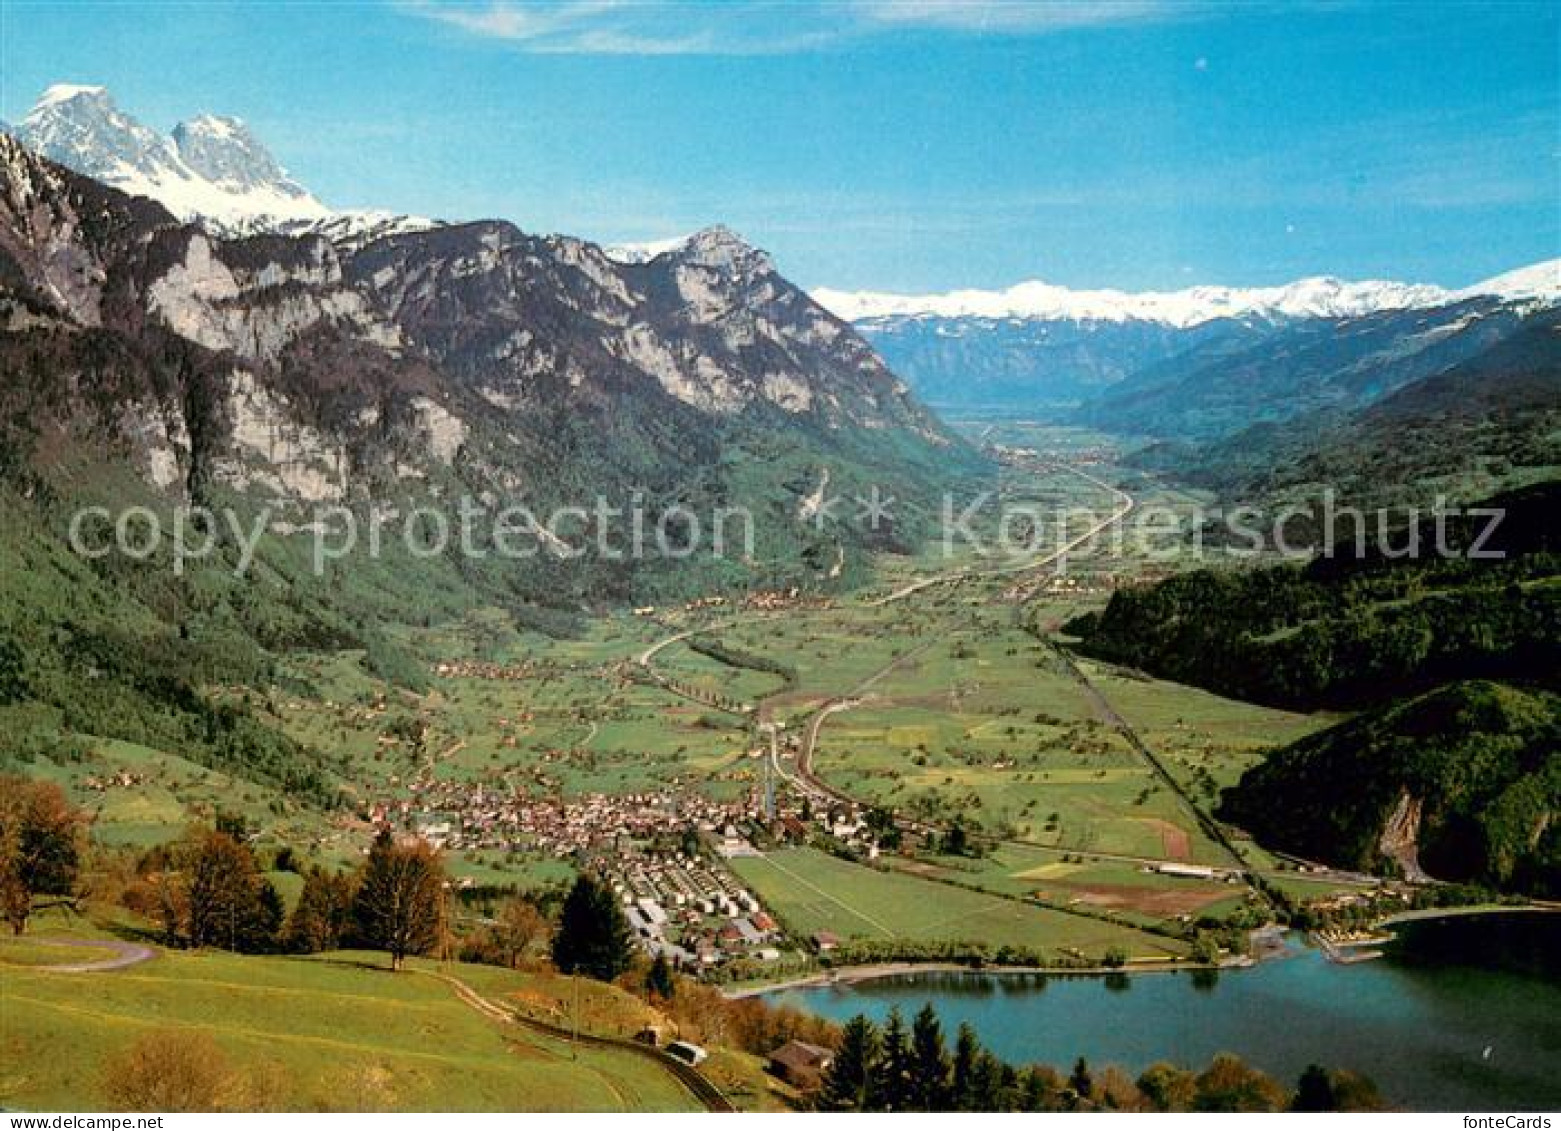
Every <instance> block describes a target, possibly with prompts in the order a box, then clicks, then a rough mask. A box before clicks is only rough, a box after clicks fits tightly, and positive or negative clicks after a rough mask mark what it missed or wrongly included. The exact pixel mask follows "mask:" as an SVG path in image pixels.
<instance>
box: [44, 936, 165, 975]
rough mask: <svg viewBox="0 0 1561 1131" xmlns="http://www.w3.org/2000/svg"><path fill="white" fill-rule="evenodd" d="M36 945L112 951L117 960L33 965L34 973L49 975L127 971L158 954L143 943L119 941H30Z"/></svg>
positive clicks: (105, 959) (114, 958)
mask: <svg viewBox="0 0 1561 1131" xmlns="http://www.w3.org/2000/svg"><path fill="white" fill-rule="evenodd" d="M27 941H28V942H29V943H31V944H32V945H34V946H56V947H70V948H73V949H78V950H111V951H113V952H114V957H113V958H104V959H100V960H97V961H93V962H65V963H60V964H58V965H52V966H33V967H29V969H32V970H42V971H45V972H46V973H49V974H97V973H100V972H102V971H105V970H123V969H125V968H126V967H127V966H138V965H140V964H141V963H143V962H149V961H151V960H152V959H154V958H156V957H157V951H155V950H153V949H152V948H151V947H149V946H142V945H141V944H140V943H130V942H120V941H118V940H117V939H33V938H30V939H28V940H27Z"/></svg>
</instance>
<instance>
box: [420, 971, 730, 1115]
mask: <svg viewBox="0 0 1561 1131" xmlns="http://www.w3.org/2000/svg"><path fill="white" fill-rule="evenodd" d="M428 976H429V977H431V978H436V979H438V980H439V981H441V982H443V983H445V984H446V985H447V986H449V987H450V988H451V989H452V990H453V991H454V992H455V996H456V997H458V998H459V999H460V1000H461V1001H462V1002H463V1003H465V1004H466V1005H467V1006H469V1007H470V1008H472V1009H474V1010H476V1011H477V1012H478V1013H480V1014H482V1015H483V1016H484V1017H486V1018H488V1019H489V1020H490V1021H496V1022H498V1023H500V1024H505V1025H519V1026H521V1027H522V1028H525V1029H531V1030H533V1031H534V1032H537V1033H541V1034H543V1035H545V1036H548V1037H552V1038H554V1039H555V1040H564V1041H574V1042H578V1043H579V1044H582V1045H591V1046H594V1047H596V1048H606V1049H616V1050H618V1051H620V1052H625V1053H628V1054H630V1055H632V1056H637V1057H640V1058H641V1059H643V1060H651V1061H654V1062H655V1063H656V1064H658V1065H659V1066H660V1067H661V1068H662V1069H663V1070H665V1071H666V1072H667V1073H668V1074H669V1075H670V1076H672V1077H673V1078H674V1079H675V1080H677V1082H678V1083H679V1084H681V1085H682V1086H683V1087H684V1088H685V1089H687V1091H688V1092H689V1094H690V1095H692V1096H693V1097H694V1099H696V1100H698V1101H699V1103H700V1104H701V1105H702V1106H703V1107H704V1108H705V1109H706V1110H707V1111H720V1112H733V1111H736V1110H737V1109H736V1108H735V1107H734V1106H732V1102H731V1101H730V1100H729V1099H727V1098H726V1096H725V1095H723V1094H722V1092H721V1089H719V1088H717V1087H716V1086H715V1085H714V1084H712V1083H711V1082H710V1081H709V1080H708V1079H706V1078H705V1076H704V1075H703V1074H702V1073H700V1072H699V1071H698V1070H697V1069H695V1068H694V1067H693V1066H691V1065H688V1064H684V1063H683V1062H682V1061H680V1060H676V1059H674V1058H673V1057H672V1056H670V1055H669V1054H667V1053H665V1052H663V1051H662V1050H661V1049H658V1048H652V1047H651V1046H649V1045H642V1044H639V1043H638V1042H636V1041H625V1040H619V1039H618V1038H616V1037H600V1036H596V1035H594V1034H591V1033H572V1032H570V1031H569V1030H568V1029H564V1028H560V1027H559V1026H556V1025H549V1024H548V1023H547V1022H545V1021H537V1020H534V1019H533V1018H530V1017H525V1016H523V1015H521V1014H520V1013H517V1012H516V1011H515V1010H513V1009H510V1008H509V1007H507V1006H504V1005H502V1004H500V1003H498V1002H496V1001H493V1000H491V999H490V998H486V997H483V996H482V995H481V994H480V993H478V992H477V991H476V990H474V989H472V988H471V986H469V985H467V984H466V983H465V982H463V981H461V980H460V979H459V978H457V977H455V976H454V975H453V974H439V973H434V972H432V971H430V972H429V973H428ZM598 1076H600V1073H598ZM602 1082H603V1084H604V1085H605V1086H606V1087H607V1088H609V1089H610V1090H612V1091H615V1092H616V1091H617V1089H616V1088H614V1087H613V1085H612V1083H611V1081H609V1080H607V1079H606V1078H605V1077H602ZM622 1098H623V1097H622V1096H621V1095H620V1096H619V1100H620V1102H621V1101H622Z"/></svg>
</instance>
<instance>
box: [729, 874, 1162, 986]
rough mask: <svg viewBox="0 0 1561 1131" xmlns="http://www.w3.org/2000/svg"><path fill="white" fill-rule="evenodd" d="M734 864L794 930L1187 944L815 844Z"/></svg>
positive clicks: (1083, 943) (1154, 949) (1098, 944)
mask: <svg viewBox="0 0 1561 1131" xmlns="http://www.w3.org/2000/svg"><path fill="white" fill-rule="evenodd" d="M732 865H733V868H734V870H735V871H736V872H737V873H738V875H739V876H741V877H742V878H743V879H744V880H745V881H746V882H747V883H749V884H751V885H752V886H753V888H754V890H755V891H756V892H758V894H759V896H760V898H761V899H763V900H764V901H765V902H766V903H767V904H769V905H770V906H772V907H774V908H775V910H776V912H777V914H778V915H779V916H780V917H781V918H782V919H783V920H784V921H785V922H786V923H787V925H788V926H789V927H790V928H791V929H792V930H793V931H795V932H797V933H799V934H801V935H804V936H806V935H811V934H813V933H815V932H817V931H831V932H833V933H835V934H836V935H838V936H839V937H840V938H842V939H859V940H864V941H884V940H896V939H898V940H906V941H913V942H926V943H936V942H950V943H953V942H963V943H971V942H980V943H985V944H987V945H989V946H991V947H994V948H997V947H1003V946H1014V947H1026V948H1029V949H1031V950H1035V951H1044V952H1046V953H1048V954H1050V955H1052V956H1054V957H1068V956H1073V955H1075V954H1077V953H1082V954H1084V955H1087V956H1089V957H1091V958H1097V959H1098V958H1100V957H1102V956H1104V954H1105V953H1106V951H1107V950H1108V949H1110V948H1112V947H1121V948H1122V949H1123V950H1124V951H1126V952H1127V953H1128V955H1130V956H1131V957H1134V958H1151V957H1172V956H1181V955H1183V954H1185V953H1186V952H1185V949H1184V948H1183V947H1182V945H1181V944H1180V943H1179V942H1176V941H1174V940H1171V939H1166V938H1161V937H1159V936H1156V935H1150V934H1146V933H1144V932H1142V931H1138V930H1135V929H1133V928H1131V927H1126V926H1121V925H1118V924H1115V923H1109V922H1104V921H1101V920H1097V919H1092V918H1087V917H1085V916H1082V915H1070V914H1067V913H1066V912H1061V911H1053V910H1050V909H1047V908H1043V907H1037V906H1035V905H1033V904H1028V903H1021V902H1018V901H1016V900H1013V899H1007V898H1002V897H1000V896H995V895H989V894H986V893H982V892H978V891H969V890H966V889H963V888H959V887H955V886H953V885H950V884H945V883H939V882H936V881H934V880H927V879H921V878H918V877H915V876H911V875H907V874H904V873H899V872H886V871H879V870H877V869H874V868H870V867H867V866H865V865H862V864H854V863H851V862H850V861H846V860H841V859H839V858H837V857H834V856H831V855H829V854H827V853H824V852H820V851H818V850H817V849H812V848H791V849H783V850H780V851H777V852H773V853H769V854H767V855H766V856H763V857H745V858H740V859H736V860H733V861H732Z"/></svg>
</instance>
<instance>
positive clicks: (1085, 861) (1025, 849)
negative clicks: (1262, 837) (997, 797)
mask: <svg viewBox="0 0 1561 1131" xmlns="http://www.w3.org/2000/svg"><path fill="white" fill-rule="evenodd" d="M894 866H895V867H897V868H900V869H902V870H903V871H905V872H907V873H909V874H911V875H917V876H926V877H928V878H933V879H939V880H943V881H945V882H949V883H956V884H960V885H962V886H965V887H974V888H980V889H982V890H985V891H991V892H996V893H999V894H1003V895H1010V896H1019V897H1029V898H1034V899H1037V900H1040V901H1042V902H1044V903H1048V904H1052V905H1066V906H1075V907H1081V908H1084V909H1088V910H1094V911H1109V912H1111V913H1113V914H1119V915H1122V916H1124V917H1126V918H1128V919H1130V920H1132V921H1134V922H1138V923H1146V924H1153V923H1159V922H1164V921H1165V920H1167V919H1175V918H1179V917H1181V916H1191V917H1193V918H1197V917H1198V916H1200V915H1206V914H1210V913H1214V912H1218V911H1220V910H1224V909H1225V908H1226V907H1233V906H1236V905H1239V904H1240V903H1241V902H1242V900H1243V898H1244V896H1245V893H1246V888H1245V887H1244V886H1243V885H1241V884H1236V883H1226V882H1223V881H1211V880H1202V879H1192V878H1183V877H1178V876H1168V875H1162V874H1160V873H1158V872H1154V871H1152V870H1151V866H1148V865H1143V864H1136V863H1132V862H1129V861H1123V860H1113V859H1108V858H1103V857H1098V856H1087V855H1084V854H1082V853H1072V852H1064V851H1061V850H1053V849H1045V848H1038V847H1034V846H1030V845H1022V844H1012V843H1008V844H1001V845H998V846H996V847H995V848H993V849H991V850H990V851H989V852H987V853H986V854H984V855H982V856H979V857H966V856H928V857H922V858H918V859H916V860H912V861H895V862H894Z"/></svg>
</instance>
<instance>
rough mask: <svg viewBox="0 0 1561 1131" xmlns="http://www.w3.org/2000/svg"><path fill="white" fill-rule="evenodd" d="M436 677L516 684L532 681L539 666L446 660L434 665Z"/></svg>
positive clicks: (526, 663) (527, 663)
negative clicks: (517, 682)
mask: <svg viewBox="0 0 1561 1131" xmlns="http://www.w3.org/2000/svg"><path fill="white" fill-rule="evenodd" d="M433 673H434V675H436V676H438V677H439V678H441V679H492V680H500V681H507V682H515V681H518V680H523V679H530V678H531V677H532V676H534V675H536V674H537V665H536V664H533V663H530V662H524V663H519V664H495V663H491V662H489V661H487V660H444V661H442V662H440V663H437V664H435V665H434V668H433Z"/></svg>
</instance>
